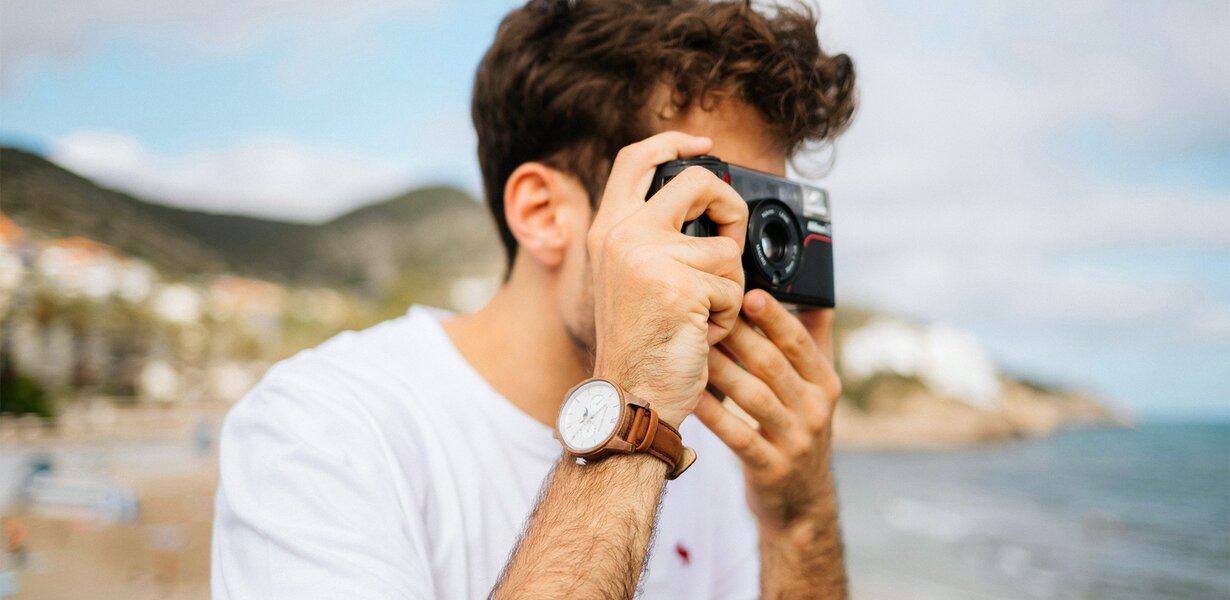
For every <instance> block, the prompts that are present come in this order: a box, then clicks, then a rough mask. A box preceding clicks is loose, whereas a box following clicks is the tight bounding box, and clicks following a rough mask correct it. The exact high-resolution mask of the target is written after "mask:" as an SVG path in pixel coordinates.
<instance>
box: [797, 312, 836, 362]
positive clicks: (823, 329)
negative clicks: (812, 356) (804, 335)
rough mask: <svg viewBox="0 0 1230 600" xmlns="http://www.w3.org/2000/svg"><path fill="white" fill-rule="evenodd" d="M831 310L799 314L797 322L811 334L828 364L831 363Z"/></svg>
mask: <svg viewBox="0 0 1230 600" xmlns="http://www.w3.org/2000/svg"><path fill="white" fill-rule="evenodd" d="M834 314H835V313H834V312H833V309H831V308H815V309H811V310H806V311H803V312H801V313H799V321H800V322H802V323H803V327H805V328H807V331H808V332H809V333H811V338H812V339H813V340H815V341H816V346H817V347H818V348H819V349H820V354H821V355H823V356H824V358H825V359H827V360H828V361H829V362H830V363H832V362H833V317H834Z"/></svg>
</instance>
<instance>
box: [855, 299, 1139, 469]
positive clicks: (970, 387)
mask: <svg viewBox="0 0 1230 600" xmlns="http://www.w3.org/2000/svg"><path fill="white" fill-rule="evenodd" d="M842 313H848V314H842ZM835 339H836V347H837V354H838V355H837V363H838V370H839V372H840V373H841V374H842V381H843V384H844V393H843V396H842V399H841V401H840V402H839V403H838V406H837V413H836V416H835V419H834V426H833V436H834V443H835V444H836V445H838V446H839V447H851V448H919V447H936V448H941V447H949V446H958V445H967V444H977V443H984V442H991V441H997V440H1006V439H1013V438H1026V437H1042V436H1047V435H1051V434H1053V433H1055V432H1057V431H1059V430H1061V429H1064V428H1067V427H1097V426H1125V425H1126V424H1127V423H1126V421H1125V420H1124V419H1123V418H1122V417H1121V416H1119V415H1116V414H1115V413H1114V412H1113V411H1111V410H1109V409H1108V408H1106V407H1105V406H1104V405H1103V404H1102V403H1101V402H1099V401H1098V400H1096V399H1095V398H1094V397H1093V396H1091V395H1089V394H1087V393H1084V392H1080V391H1076V390H1072V389H1065V388H1063V387H1059V386H1050V385H1043V384H1039V383H1036V382H1031V381H1028V380H1024V379H1020V378H1016V377H1012V376H1009V375H1005V374H1003V373H1001V372H1000V370H999V368H998V367H997V366H996V364H995V362H994V361H993V360H992V358H991V356H990V354H989V352H988V351H987V350H986V349H985V348H983V346H982V345H981V343H979V341H978V340H977V338H976V337H974V336H973V335H971V334H969V333H966V332H963V331H959V330H957V329H954V328H952V327H949V326H945V325H940V324H921V323H913V322H910V321H906V320H903V319H900V318H896V317H888V316H884V315H876V314H873V313H869V312H866V311H858V310H857V309H847V310H840V311H839V319H838V329H837V331H836V338H835Z"/></svg>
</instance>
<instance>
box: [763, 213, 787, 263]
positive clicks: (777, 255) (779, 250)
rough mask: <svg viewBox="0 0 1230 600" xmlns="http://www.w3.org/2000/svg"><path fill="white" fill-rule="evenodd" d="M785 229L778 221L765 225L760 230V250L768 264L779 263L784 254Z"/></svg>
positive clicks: (785, 242)
mask: <svg viewBox="0 0 1230 600" xmlns="http://www.w3.org/2000/svg"><path fill="white" fill-rule="evenodd" d="M786 235H787V234H786V227H785V226H784V225H782V223H781V222H780V221H773V222H770V223H766V224H765V226H764V229H762V230H760V249H761V250H762V251H763V252H764V255H765V258H767V259H769V262H779V261H781V259H782V255H784V254H785V253H786V244H787V241H786Z"/></svg>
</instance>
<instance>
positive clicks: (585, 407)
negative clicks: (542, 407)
mask: <svg viewBox="0 0 1230 600" xmlns="http://www.w3.org/2000/svg"><path fill="white" fill-rule="evenodd" d="M619 404H620V402H619V392H618V391H616V390H615V387H614V386H612V385H611V384H609V383H607V382H605V381H591V382H589V383H587V384H585V385H582V386H581V387H579V388H577V389H576V391H574V392H572V394H571V395H569V396H568V399H567V400H565V401H564V408H563V409H562V410H561V411H560V414H559V423H558V427H559V434H560V439H562V440H564V443H565V444H567V445H568V449H569V450H571V451H573V452H587V451H589V450H593V449H594V448H597V447H598V445H599V444H601V443H602V442H604V441H606V439H607V438H608V437H610V436H611V433H612V432H614V431H615V427H616V425H618V424H619V414H620V412H621V409H622V408H623V407H621V406H620V405H619Z"/></svg>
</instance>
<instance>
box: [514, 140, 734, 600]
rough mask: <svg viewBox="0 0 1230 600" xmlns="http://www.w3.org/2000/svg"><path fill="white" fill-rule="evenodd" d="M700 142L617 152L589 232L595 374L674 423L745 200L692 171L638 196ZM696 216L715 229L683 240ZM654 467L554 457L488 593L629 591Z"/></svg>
mask: <svg viewBox="0 0 1230 600" xmlns="http://www.w3.org/2000/svg"><path fill="white" fill-rule="evenodd" d="M711 145H712V142H711V141H710V140H709V139H708V138H697V137H693V136H689V135H685V134H682V133H678V132H667V133H662V134H658V135H655V136H653V137H650V138H648V139H646V140H645V141H643V142H639V143H637V144H632V145H631V146H628V147H626V148H624V149H623V150H621V151H620V153H619V156H618V157H616V159H615V163H614V165H613V166H612V168H611V176H610V178H609V179H608V181H607V186H606V190H605V191H604V193H603V198H602V201H601V203H600V205H599V210H598V214H597V215H596V216H595V217H594V221H593V224H592V225H591V227H590V229H589V234H588V239H587V244H588V250H589V256H590V259H591V262H592V265H591V266H592V274H593V294H594V335H595V356H594V374H595V375H596V376H599V377H604V378H607V379H610V380H612V381H614V382H616V383H618V384H620V385H621V386H623V388H624V389H626V390H627V391H628V392H630V393H632V394H633V395H635V396H636V397H637V398H640V399H641V400H644V401H645V402H647V403H649V405H650V406H652V407H653V408H654V410H656V411H657V412H658V415H659V417H660V418H661V420H662V421H664V422H666V423H669V424H670V425H672V426H674V427H676V428H678V426H679V424H680V422H682V421H683V419H684V417H686V416H687V415H688V413H690V412H692V409H693V408H695V406H696V403H697V402H698V401H699V400H700V398H701V392H702V391H703V390H704V387H705V381H706V379H707V373H706V369H707V362H706V356H707V354H708V351H709V347H710V346H709V345H710V343H711V342H713V341H716V340H718V339H721V338H722V337H725V335H726V333H727V332H729V331H730V330H731V328H733V327H734V326H735V321H736V320H737V319H738V315H739V307H740V305H741V297H742V293H743V267H742V264H741V263H740V256H741V255H742V252H743V239H744V236H745V231H746V228H747V204H746V203H745V202H743V200H742V199H741V198H739V195H738V194H737V193H735V192H734V189H733V188H731V187H730V186H729V185H726V184H725V183H723V182H722V181H721V180H719V179H718V178H717V177H714V176H713V174H712V173H711V172H709V171H707V170H705V169H703V168H699V167H695V168H693V169H690V170H688V171H684V172H683V173H681V174H680V175H679V176H677V177H675V178H674V179H673V180H671V182H670V183H668V184H667V185H666V186H663V188H662V189H661V190H659V191H658V192H657V193H656V194H654V196H653V198H651V199H650V200H649V201H646V200H645V194H646V193H648V191H649V184H650V179H651V175H652V173H653V170H654V168H655V167H656V166H657V165H659V164H661V163H663V162H666V161H668V160H673V159H675V158H679V157H680V156H695V155H697V154H703V153H704V152H707V151H708V150H709V148H710V146H711ZM702 214H705V215H708V216H709V218H710V219H712V220H713V221H714V223H716V224H717V225H718V231H719V232H721V235H720V236H715V237H712V238H703V239H698V238H691V237H688V236H686V235H684V234H683V233H681V232H680V229H681V227H682V225H683V223H684V222H685V221H689V220H692V219H695V218H697V217H699V216H700V215H702ZM666 475H667V465H666V464H665V463H664V462H662V461H661V460H659V459H657V458H654V457H652V456H649V455H644V454H633V455H616V456H611V457H608V458H605V459H603V460H600V461H597V462H591V463H590V464H588V465H584V466H580V465H577V464H575V463H573V462H569V461H568V460H567V459H564V460H561V461H560V463H559V464H558V465H556V468H555V471H554V473H553V474H552V477H551V479H550V480H549V481H548V483H547V484H546V487H545V488H544V490H543V493H542V496H541V497H540V498H539V500H538V504H537V506H535V508H534V513H533V515H532V516H531V518H530V522H529V524H528V526H527V529H526V531H525V533H524V535H523V536H522V539H521V541H520V542H519V543H518V545H517V548H516V550H515V551H514V552H513V555H512V557H511V558H510V560H509V563H508V565H506V566H505V569H504V573H503V575H502V576H501V578H500V581H499V583H497V585H496V589H495V590H494V591H493V592H492V597H495V598H631V597H632V596H633V595H634V594H635V592H636V588H637V584H638V582H639V580H640V574H641V571H642V569H643V566H644V564H645V555H646V552H647V551H648V548H649V540H650V538H651V537H652V534H653V526H654V521H655V518H656V515H657V507H658V500H659V499H660V498H661V495H662V487H663V485H664V483H665V480H666Z"/></svg>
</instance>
